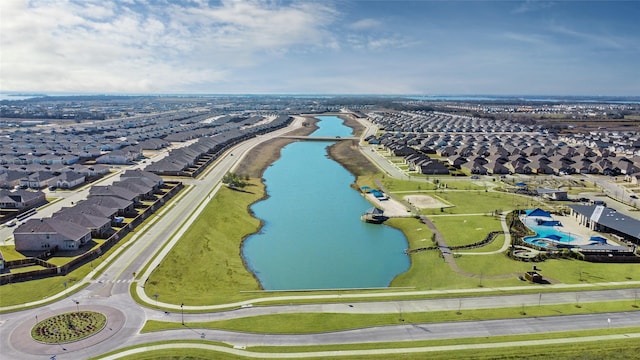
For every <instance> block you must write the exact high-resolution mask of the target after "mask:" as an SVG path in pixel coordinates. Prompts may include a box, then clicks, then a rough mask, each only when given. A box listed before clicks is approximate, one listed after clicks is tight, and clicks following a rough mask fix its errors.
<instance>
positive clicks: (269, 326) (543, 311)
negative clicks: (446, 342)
mask: <svg viewBox="0 0 640 360" xmlns="http://www.w3.org/2000/svg"><path fill="white" fill-rule="evenodd" d="M466 301H467V300H466ZM468 301H473V300H472V299H470V300H468ZM636 303H637V302H636V301H634V300H629V301H616V302H607V303H584V304H579V306H576V305H577V304H563V305H547V306H538V305H537V304H529V305H527V304H525V306H524V307H523V306H516V307H511V308H498V309H479V310H461V311H459V312H458V311H432V312H421V313H416V312H410V313H405V312H402V308H398V311H397V312H394V313H388V314H344V313H309V314H306V313H300V314H273V315H262V316H252V317H246V318H238V319H230V320H221V321H209V322H192V323H187V326H188V327H190V328H196V329H219V330H229V331H247V329H250V331H251V332H252V333H265V334H268V333H276V334H306V333H319V332H334V331H342V330H350V329H361V328H368V327H374V326H385V325H399V324H414V323H415V324H417V323H436V322H450V321H471V320H478V319H483V320H489V319H505V318H514V317H515V318H519V317H520V318H522V317H544V316H558V315H574V314H594V313H604V312H616V311H631V310H634V309H636V308H635V307H634V306H633V305H635V304H636ZM354 306H355V307H357V306H358V305H357V303H355V305H354ZM180 328H183V325H182V324H181V323H179V322H164V321H156V320H149V321H147V322H146V323H145V326H144V327H143V328H142V330H141V332H142V333H145V332H151V331H159V330H167V329H180Z"/></svg>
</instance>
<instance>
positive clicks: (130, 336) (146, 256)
mask: <svg viewBox="0 0 640 360" xmlns="http://www.w3.org/2000/svg"><path fill="white" fill-rule="evenodd" d="M286 131H287V130H281V131H278V132H275V133H272V134H269V135H265V136H261V137H259V138H255V139H252V140H249V141H247V142H245V143H243V144H241V145H239V146H237V147H235V148H234V149H233V150H232V151H231V152H232V153H233V155H234V156H230V155H228V156H224V157H222V158H221V159H219V160H218V162H217V163H216V164H215V165H214V166H212V167H211V169H210V170H209V171H208V172H207V173H206V175H205V176H203V177H201V178H200V179H197V180H195V181H193V182H192V185H193V186H191V187H190V188H189V189H187V190H185V191H183V192H181V193H180V194H179V195H178V197H177V198H176V200H175V201H174V202H172V203H171V204H169V206H168V207H165V208H163V209H161V212H160V213H159V214H158V215H159V216H157V217H154V220H153V222H152V223H150V224H149V228H148V229H140V230H136V233H137V234H139V235H136V236H137V238H136V239H134V240H132V241H130V243H129V245H128V246H126V247H123V248H122V249H123V250H122V251H121V252H120V253H119V254H118V255H117V256H115V257H114V261H112V262H111V263H110V264H109V265H104V266H105V269H104V273H103V274H102V275H101V276H100V277H99V278H98V279H97V280H91V281H90V285H89V286H87V287H86V288H84V289H82V290H80V291H78V292H76V293H72V294H71V295H68V293H61V294H57V295H56V296H57V297H58V299H57V300H56V301H54V302H52V303H50V304H46V305H43V306H40V307H35V308H32V309H28V310H19V309H17V308H15V309H14V310H15V311H14V312H11V313H6V314H2V315H0V359H26V360H28V359H43V358H49V357H51V356H53V355H56V356H57V357H56V359H59V360H61V359H84V358H88V357H93V356H98V355H100V354H104V353H106V352H109V351H113V350H114V349H118V348H123V347H126V346H130V345H139V344H144V343H147V342H152V341H160V340H163V341H165V340H180V339H194V340H197V339H207V340H215V341H222V342H226V343H229V344H233V345H238V346H252V345H268V346H278V345H312V344H348V343H363V342H383V341H384V342H388V341H406V340H429V339H449V338H460V337H475V336H495V335H510V334H523V335H524V334H531V333H542V332H552V331H567V330H582V329H605V328H607V327H612V328H613V327H626V326H636V325H637V324H639V323H640V312H629V313H612V314H592V315H575V316H556V317H545V318H531V319H504V320H486V321H466V322H463V323H460V322H447V323H429V324H404V325H396V326H383V327H372V328H366V329H358V330H350V331H340V332H326V333H315V334H305V335H276V334H255V333H245V332H229V331H215V330H203V329H190V328H184V329H179V330H172V331H161V332H154V333H149V334H140V333H139V330H140V329H141V328H142V326H143V325H144V323H145V321H146V320H149V319H156V320H166V321H174V322H180V321H181V320H182V314H181V313H179V312H178V311H171V312H169V313H165V312H164V311H156V310H152V309H149V308H145V307H143V306H141V305H139V304H137V303H136V302H135V301H134V300H133V299H132V298H131V296H130V294H129V287H130V286H131V282H132V281H133V278H134V276H133V272H138V273H139V272H140V271H141V270H142V268H143V267H144V266H145V264H147V263H148V262H149V261H150V259H151V258H152V257H153V256H154V254H156V253H157V252H158V250H159V249H160V248H161V247H162V246H163V245H164V244H166V243H169V244H171V241H175V239H176V238H177V236H176V237H172V233H173V231H174V230H175V229H178V228H179V227H180V226H181V225H182V224H183V223H184V222H185V221H189V219H190V218H192V217H193V216H195V215H194V209H195V208H197V207H198V205H199V204H202V203H203V201H204V202H206V201H207V198H208V197H209V196H212V195H213V192H214V191H215V188H216V186H217V185H218V184H219V181H220V179H221V178H222V176H223V175H224V174H225V173H226V172H227V171H229V169H232V167H233V166H234V165H235V164H236V162H237V161H239V160H240V159H242V157H243V156H244V155H245V154H246V153H247V152H248V150H249V149H251V148H252V147H253V146H255V145H257V144H258V143H260V142H262V141H264V140H267V139H269V138H271V137H274V136H278V135H279V134H281V133H284V132H286ZM143 230H146V232H145V231H143ZM143 233H144V234H143ZM169 249H170V246H167V247H166V248H165V250H164V251H165V253H166V252H168V251H169ZM159 259H161V256H160V257H159ZM157 261H159V260H157ZM105 264H106V263H105ZM153 267H154V265H153V263H152V266H151V267H150V269H153ZM141 286H143V284H142V283H140V284H136V288H140V287H141ZM482 290H483V291H488V290H489V289H482ZM71 291H72V289H69V292H70V293H71ZM452 294H453V292H452ZM634 298H637V289H629V290H604V291H587V292H580V293H575V292H571V291H567V292H563V293H553V294H547V293H545V294H542V295H540V294H529V295H508V296H505V295H500V296H489V295H485V296H479V297H474V298H457V297H455V295H452V297H451V298H449V299H438V300H411V301H376V302H358V303H352V302H343V303H338V304H309V305H304V304H301V305H283V306H252V307H243V308H239V309H233V310H227V311H222V312H215V313H214V312H212V313H204V314H184V320H185V321H186V322H192V321H207V320H218V319H226V318H237V317H246V316H255V315H261V314H272V313H298V312H343V313H397V314H398V317H399V319H400V318H402V314H403V313H408V312H419V311H420V312H422V311H440V310H452V309H459V310H462V311H464V310H466V309H475V308H495V307H521V306H523V305H525V306H537V305H538V304H541V305H545V304H562V303H564V304H571V303H578V302H579V303H581V304H586V303H588V302H596V301H612V300H616V299H634ZM45 300H49V299H45ZM161 300H162V299H161V298H160V299H156V300H155V301H160V302H161ZM150 301H151V303H153V301H154V300H150ZM76 302H78V305H76ZM27 305H29V304H27ZM31 305H37V304H31ZM76 306H79V307H80V308H81V309H96V310H99V311H105V312H109V320H108V324H107V328H105V329H104V330H103V331H101V332H100V333H99V334H98V335H96V336H93V337H90V338H88V339H85V340H81V341H78V342H75V343H70V344H63V345H59V344H54V345H44V344H38V343H35V342H34V341H33V340H32V339H31V338H30V336H29V332H28V331H29V330H30V328H31V326H33V325H34V324H35V323H36V320H37V317H40V319H42V318H44V317H46V316H49V315H51V314H55V313H60V312H65V311H73V310H75V309H76ZM174 307H175V305H174ZM0 310H3V311H6V310H9V308H3V309H0Z"/></svg>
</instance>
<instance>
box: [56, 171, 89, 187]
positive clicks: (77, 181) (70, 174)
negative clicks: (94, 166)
mask: <svg viewBox="0 0 640 360" xmlns="http://www.w3.org/2000/svg"><path fill="white" fill-rule="evenodd" d="M84 181H85V176H84V175H82V174H80V173H77V172H75V171H65V172H63V173H61V174H60V175H58V177H57V178H56V186H57V187H58V188H60V189H73V188H75V187H78V186H80V185H82V184H84Z"/></svg>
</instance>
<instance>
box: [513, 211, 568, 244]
mask: <svg viewBox="0 0 640 360" xmlns="http://www.w3.org/2000/svg"><path fill="white" fill-rule="evenodd" d="M524 224H525V225H526V226H527V227H528V228H529V229H531V230H532V231H534V232H535V233H536V235H533V236H527V237H525V238H524V241H525V242H528V243H529V244H533V245H537V246H542V247H547V246H548V245H549V242H552V243H560V244H570V243H571V242H573V241H575V240H576V239H578V238H577V237H576V236H575V235H571V234H569V233H566V232H563V231H560V230H558V229H557V228H556V227H555V226H553V225H556V226H558V225H559V226H562V224H560V222H558V221H554V220H547V221H543V222H542V224H538V222H537V218H525V219H524Z"/></svg>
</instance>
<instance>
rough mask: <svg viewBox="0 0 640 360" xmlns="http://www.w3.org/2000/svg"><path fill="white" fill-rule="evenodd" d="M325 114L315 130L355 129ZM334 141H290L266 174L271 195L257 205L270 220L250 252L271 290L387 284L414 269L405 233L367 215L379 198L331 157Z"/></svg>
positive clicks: (245, 250)
mask: <svg viewBox="0 0 640 360" xmlns="http://www.w3.org/2000/svg"><path fill="white" fill-rule="evenodd" d="M320 120H321V121H320V122H319V124H318V125H319V126H320V129H318V130H317V131H316V132H315V133H313V134H312V135H313V136H331V137H333V136H350V135H351V129H350V128H348V127H346V126H344V125H342V120H341V119H339V118H337V117H332V116H329V117H325V116H323V117H320ZM331 144H333V143H332V142H317V141H301V142H295V143H292V144H289V145H287V146H286V147H285V148H284V149H282V153H281V157H280V159H278V160H277V161H276V162H275V163H273V165H271V166H270V167H269V168H268V169H267V171H265V173H264V176H263V177H264V179H265V183H266V186H267V193H268V196H269V197H268V198H267V199H266V200H263V201H260V202H258V203H256V204H254V205H253V206H252V207H251V210H252V211H253V212H254V215H255V216H256V217H257V218H259V219H262V220H263V222H264V226H263V227H262V229H261V230H260V232H259V233H257V234H255V235H252V236H250V237H248V238H247V239H246V240H245V242H244V244H243V247H242V256H243V258H244V259H245V262H246V263H247V265H248V267H249V270H251V271H252V272H253V273H254V274H255V276H256V277H257V278H258V280H259V281H260V284H261V285H262V288H263V289H265V290H302V289H337V288H366V287H387V286H389V283H390V282H391V280H393V278H394V277H396V276H397V275H398V274H401V273H403V272H405V271H407V270H408V269H409V265H410V263H409V257H408V256H407V255H406V254H405V253H404V250H405V249H406V248H407V247H408V244H407V239H406V238H405V237H404V234H402V232H401V231H399V230H397V229H394V228H391V227H389V226H386V225H374V224H368V223H365V222H363V221H361V220H360V215H361V214H362V213H363V212H364V211H366V210H367V209H368V208H370V207H371V204H370V203H369V202H367V201H366V200H365V199H364V198H363V197H362V196H361V195H360V193H359V192H358V191H356V190H354V189H353V188H351V187H350V185H351V184H352V183H353V181H354V177H353V175H351V174H350V173H349V172H348V171H347V170H345V169H344V168H343V167H342V166H341V165H340V164H338V163H337V162H335V161H333V160H332V159H330V158H328V157H327V150H326V148H327V147H328V146H330V145H331Z"/></svg>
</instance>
